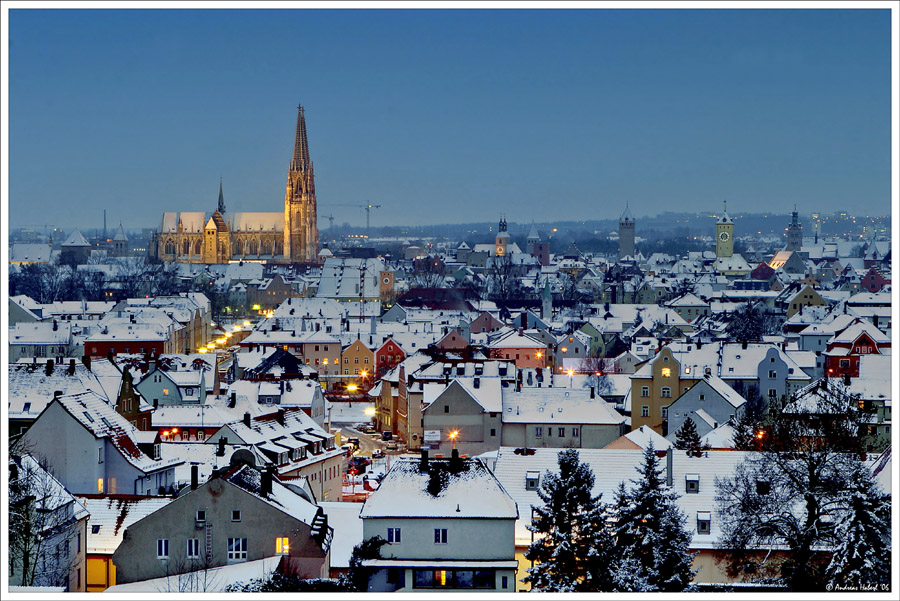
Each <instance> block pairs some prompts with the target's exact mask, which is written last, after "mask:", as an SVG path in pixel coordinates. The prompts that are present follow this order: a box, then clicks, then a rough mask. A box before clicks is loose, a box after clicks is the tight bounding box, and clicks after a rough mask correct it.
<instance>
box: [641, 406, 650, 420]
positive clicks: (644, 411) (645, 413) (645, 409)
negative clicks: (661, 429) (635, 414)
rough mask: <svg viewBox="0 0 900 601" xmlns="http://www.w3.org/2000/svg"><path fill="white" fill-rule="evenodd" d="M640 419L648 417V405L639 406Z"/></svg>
mask: <svg viewBox="0 0 900 601" xmlns="http://www.w3.org/2000/svg"><path fill="white" fill-rule="evenodd" d="M641 417H650V405H641Z"/></svg>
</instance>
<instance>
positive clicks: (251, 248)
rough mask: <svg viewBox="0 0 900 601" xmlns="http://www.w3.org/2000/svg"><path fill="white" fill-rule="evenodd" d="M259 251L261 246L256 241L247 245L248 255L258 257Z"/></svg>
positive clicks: (251, 241)
mask: <svg viewBox="0 0 900 601" xmlns="http://www.w3.org/2000/svg"><path fill="white" fill-rule="evenodd" d="M258 251H259V244H258V243H257V242H256V240H250V242H249V243H248V244H247V254H248V255H257V254H259V252H258Z"/></svg>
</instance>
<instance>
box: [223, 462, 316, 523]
mask: <svg viewBox="0 0 900 601" xmlns="http://www.w3.org/2000/svg"><path fill="white" fill-rule="evenodd" d="M222 479H223V480H225V481H227V482H230V483H231V484H234V485H235V486H237V487H238V488H240V489H242V490H245V491H246V492H248V493H250V494H252V495H253V496H255V497H257V498H258V499H260V500H262V501H264V502H266V503H268V504H269V505H271V506H272V507H275V508H276V509H278V510H280V511H282V512H284V513H286V514H287V515H289V516H291V517H293V518H295V519H297V520H299V521H301V522H303V523H304V524H306V525H308V526H312V524H313V520H315V518H316V514H317V513H318V511H319V508H318V506H317V505H314V504H313V503H310V502H309V501H308V500H307V499H305V498H304V497H303V496H301V495H299V494H297V493H296V492H294V491H293V490H291V489H290V488H288V487H287V486H285V485H284V484H282V483H281V482H280V481H279V480H278V479H277V478H273V479H272V492H271V493H268V494H266V495H263V494H262V492H261V490H262V489H261V487H262V473H261V472H260V471H259V470H257V469H255V468H252V467H250V466H249V465H247V464H243V465H240V466H238V467H237V468H235V469H233V470H231V471H229V472H228V473H227V474H225V475H223V476H222Z"/></svg>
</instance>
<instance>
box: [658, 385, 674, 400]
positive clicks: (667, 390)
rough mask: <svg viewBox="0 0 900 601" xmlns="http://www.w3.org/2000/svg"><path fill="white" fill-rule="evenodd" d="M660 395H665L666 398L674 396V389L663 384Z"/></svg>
mask: <svg viewBox="0 0 900 601" xmlns="http://www.w3.org/2000/svg"><path fill="white" fill-rule="evenodd" d="M659 396H661V397H663V398H664V399H670V398H672V389H671V388H669V387H668V386H663V387H662V388H660V390H659Z"/></svg>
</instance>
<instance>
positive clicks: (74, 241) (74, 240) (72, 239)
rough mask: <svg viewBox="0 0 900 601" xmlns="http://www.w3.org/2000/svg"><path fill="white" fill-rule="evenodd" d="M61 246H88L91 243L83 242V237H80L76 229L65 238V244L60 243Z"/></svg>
mask: <svg viewBox="0 0 900 601" xmlns="http://www.w3.org/2000/svg"><path fill="white" fill-rule="evenodd" d="M62 245H63V246H90V245H91V243H90V242H88V241H87V240H85V238H84V236H82V235H81V232H79V231H78V229H74V230H72V233H71V234H69V237H68V238H66V240H65V242H63V243H62Z"/></svg>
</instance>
